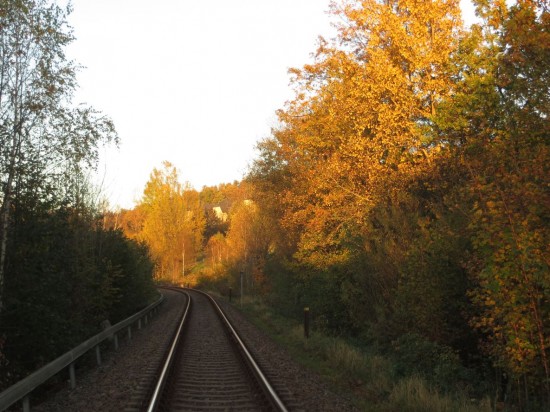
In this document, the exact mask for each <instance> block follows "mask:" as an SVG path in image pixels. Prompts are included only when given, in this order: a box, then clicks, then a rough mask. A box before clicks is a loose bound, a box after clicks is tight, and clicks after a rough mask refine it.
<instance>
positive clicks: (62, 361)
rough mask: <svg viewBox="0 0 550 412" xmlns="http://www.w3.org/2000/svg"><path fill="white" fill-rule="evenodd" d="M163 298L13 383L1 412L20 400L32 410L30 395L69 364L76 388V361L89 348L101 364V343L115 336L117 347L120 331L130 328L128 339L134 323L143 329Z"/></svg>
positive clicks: (2, 396) (1, 403) (0, 397)
mask: <svg viewBox="0 0 550 412" xmlns="http://www.w3.org/2000/svg"><path fill="white" fill-rule="evenodd" d="M163 301H164V295H162V294H161V296H160V298H159V299H158V300H157V301H156V302H154V303H152V304H151V305H149V306H147V307H146V308H145V309H142V310H141V311H139V312H137V313H136V314H134V315H133V316H130V317H129V318H127V319H125V320H123V321H121V322H119V323H117V324H116V325H113V326H111V327H110V328H107V329H105V330H104V331H103V332H100V333H98V334H97V335H95V336H93V337H91V338H90V339H88V340H86V341H85V342H82V343H81V344H80V345H78V346H77V347H75V348H73V349H71V350H70V351H69V352H67V353H65V354H63V355H61V356H60V357H58V358H57V359H55V360H53V361H52V362H50V363H48V364H47V365H45V366H43V367H42V368H40V369H39V370H37V371H36V372H33V373H32V374H31V375H29V376H27V377H26V378H24V379H22V380H20V381H19V382H17V383H16V384H14V385H12V386H10V387H9V388H8V389H6V390H5V391H3V392H1V393H0V411H4V410H6V409H7V408H9V407H10V406H11V405H13V404H14V403H16V402H17V401H19V400H23V411H24V412H28V411H30V401H29V394H30V393H31V392H32V391H33V390H34V389H36V388H37V387H38V386H40V385H42V384H43V383H44V382H46V381H47V380H48V379H50V378H51V377H53V376H54V375H56V374H57V373H59V372H61V371H62V370H63V369H65V368H66V367H69V374H70V380H71V387H72V388H75V387H76V377H75V370H74V363H75V361H76V360H77V359H78V358H80V357H81V356H82V355H84V354H85V353H87V352H88V351H89V350H90V349H93V348H95V349H96V360H97V363H98V364H101V352H100V350H99V344H100V343H101V342H103V341H105V340H106V339H111V338H113V339H114V345H115V349H118V336H117V333H118V332H120V331H121V330H123V329H125V328H127V329H128V338H129V339H131V338H132V329H131V326H132V324H134V323H135V322H138V328H139V329H141V320H142V318H143V317H145V323H147V320H148V317H149V314H150V313H151V311H152V310H153V309H155V308H157V307H158V306H159V305H160V304H161V303H162V302H163Z"/></svg>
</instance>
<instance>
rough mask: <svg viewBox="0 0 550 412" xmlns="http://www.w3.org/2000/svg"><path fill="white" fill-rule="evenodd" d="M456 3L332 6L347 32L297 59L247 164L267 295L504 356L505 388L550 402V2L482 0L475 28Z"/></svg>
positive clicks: (346, 325) (497, 365)
mask: <svg viewBox="0 0 550 412" xmlns="http://www.w3.org/2000/svg"><path fill="white" fill-rule="evenodd" d="M458 3H459V2H458V1H452V0H447V1H444V0H440V1H429V2H428V1H426V2H418V1H412V0H411V1H407V0H404V1H384V2H382V1H375V0H366V1H361V2H356V1H344V2H339V3H334V4H333V6H332V14H333V15H334V16H335V21H337V22H338V23H337V28H338V35H337V38H336V39H334V41H326V40H324V39H320V41H319V48H318V49H317V52H316V54H315V60H314V62H313V63H312V64H309V65H306V66H304V67H303V68H301V69H293V70H291V75H292V84H293V87H294V90H295V98H294V99H293V100H291V101H289V102H288V103H287V104H286V106H285V107H284V108H283V109H281V110H280V111H279V112H278V117H279V126H278V127H276V128H275V129H274V130H273V133H272V136H271V137H269V138H267V139H265V140H264V141H262V142H261V143H260V144H259V152H260V155H259V158H258V159H257V160H256V162H255V164H254V166H253V167H252V169H251V171H250V173H249V176H248V182H249V183H250V184H252V185H253V190H252V199H253V200H254V201H255V202H257V205H258V210H259V214H260V215H261V217H257V219H259V220H262V219H263V220H265V221H266V222H269V224H267V225H266V227H269V228H270V230H269V231H268V232H262V233H263V236H264V239H263V240H262V241H263V242H264V243H265V244H266V245H269V246H267V247H265V248H264V249H263V251H264V252H265V255H264V256H263V266H262V267H263V270H264V271H265V272H266V276H267V279H269V282H270V284H271V286H272V287H273V289H272V292H271V293H269V294H266V295H265V296H266V297H267V298H268V299H270V301H271V302H272V303H273V304H275V305H279V307H286V308H289V307H290V308H292V307H294V310H296V312H297V311H298V310H299V308H300V306H302V305H304V306H312V307H315V308H316V311H317V314H318V317H317V321H318V325H319V326H320V327H324V328H326V329H327V330H331V331H333V332H335V331H336V332H339V333H352V334H355V335H356V336H368V337H369V339H374V340H376V341H377V342H379V343H380V344H382V345H386V346H387V347H392V345H395V344H396V342H399V341H400V340H401V339H403V337H404V336H417V337H420V338H421V339H426V340H428V341H430V342H434V343H437V344H439V345H442V346H444V347H449V348H452V350H454V351H456V352H457V353H459V354H460V355H461V359H462V361H463V362H464V364H465V365H470V366H472V365H478V366H479V365H480V364H482V363H483V361H481V360H480V359H485V360H489V361H490V364H491V367H492V368H494V369H493V370H494V375H495V376H497V378H496V383H495V385H496V387H497V388H498V392H499V395H498V397H501V398H504V397H506V398H507V399H509V400H510V399H513V401H514V402H517V403H518V404H519V405H522V407H531V408H535V409H536V408H537V407H540V406H541V405H548V402H549V401H550V399H549V397H550V375H549V373H550V364H549V361H550V360H549V358H548V357H549V355H550V351H549V346H550V300H549V293H550V272H549V261H550V248H549V245H550V241H549V240H550V239H549V235H550V230H549V225H548V223H549V221H548V218H549V206H550V195H549V191H548V187H549V183H550V182H549V179H548V176H550V173H549V170H548V164H550V162H549V151H548V142H549V141H550V140H549V137H550V136H549V131H550V130H549V126H548V116H549V112H550V106H549V99H550V97H549V96H550V83H549V82H550V76H549V74H550V73H549V67H550V37H549V36H550V35H549V33H550V31H549V29H550V26H549V24H550V14H549V10H548V5H547V3H546V2H536V1H518V2H517V4H515V5H514V6H511V7H507V6H506V5H505V4H504V2H487V1H477V2H475V3H476V6H477V12H478V15H479V17H480V18H481V23H479V24H477V25H474V26H472V27H471V28H469V29H466V28H464V27H463V25H462V22H461V20H460V13H459V8H458V7H459V4H458ZM327 300H330V303H328V302H327ZM504 374H506V376H508V378H503V379H501V378H500V377H501V376H504ZM507 379H509V383H507V382H508V381H507Z"/></svg>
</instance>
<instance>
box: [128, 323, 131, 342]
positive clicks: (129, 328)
mask: <svg viewBox="0 0 550 412" xmlns="http://www.w3.org/2000/svg"><path fill="white" fill-rule="evenodd" d="M128 340H132V327H131V326H128Z"/></svg>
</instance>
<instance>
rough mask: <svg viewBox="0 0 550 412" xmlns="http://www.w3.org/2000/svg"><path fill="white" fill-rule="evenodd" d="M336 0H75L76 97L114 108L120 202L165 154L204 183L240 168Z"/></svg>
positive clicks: (108, 163) (116, 198) (115, 188)
mask: <svg viewBox="0 0 550 412" xmlns="http://www.w3.org/2000/svg"><path fill="white" fill-rule="evenodd" d="M329 3H330V0H232V1H229V0H156V1H151V0H72V4H73V7H74V11H73V13H72V14H71V15H70V16H69V23H70V24H71V25H72V26H73V28H74V32H75V36H76V41H75V42H74V43H73V44H72V45H71V47H70V49H69V51H68V55H69V57H70V58H73V59H75V60H76V61H77V62H78V63H80V64H82V65H83V66H85V67H86V68H85V69H84V70H82V71H81V72H80V73H79V75H78V82H79V85H80V88H79V90H78V92H77V93H76V95H75V100H74V101H75V103H81V102H82V103H87V104H89V105H91V106H93V107H94V108H96V109H98V110H100V111H102V112H103V113H104V114H106V115H108V116H110V117H111V118H112V119H113V121H114V122H115V126H116V128H117V131H118V133H119V136H120V139H121V144H120V147H119V148H118V149H117V148H114V147H108V148H105V149H102V161H101V165H100V167H99V170H98V177H97V181H98V182H101V186H102V191H103V193H104V195H105V196H107V198H108V199H109V202H110V205H111V207H124V208H132V207H133V206H134V202H135V201H136V200H138V199H139V198H140V197H141V194H142V192H143V188H144V186H145V183H146V182H147V180H148V178H149V174H150V173H151V171H152V170H153V168H154V167H160V165H161V162H162V161H163V160H168V161H170V162H172V163H173V164H174V165H175V166H176V167H177V168H178V169H179V171H180V179H181V180H182V181H188V182H189V183H190V184H191V185H192V186H193V187H194V188H196V189H197V190H200V189H201V188H202V186H204V185H207V186H213V185H217V184H220V183H227V182H232V181H234V180H241V178H242V177H243V175H244V173H245V172H246V170H247V166H248V165H249V164H250V162H251V160H252V159H253V158H254V156H255V145H256V142H257V141H259V140H260V139H262V138H264V137H266V136H268V135H269V131H270V128H271V126H273V125H274V123H275V110H277V109H279V108H281V107H282V106H283V104H284V102H285V101H286V100H288V99H290V98H292V93H291V89H290V87H289V85H288V84H289V76H288V73H287V71H288V69H289V68H290V67H301V66H303V65H304V64H306V63H308V62H309V61H310V55H311V53H312V52H314V51H315V49H316V40H317V37H318V36H319V35H323V36H325V37H327V38H330V37H333V31H332V29H331V27H330V22H331V17H330V16H329V15H327V14H326V11H327V10H328V8H329ZM461 3H466V6H468V7H467V8H468V14H469V15H471V14H472V11H471V6H470V4H469V0H461Z"/></svg>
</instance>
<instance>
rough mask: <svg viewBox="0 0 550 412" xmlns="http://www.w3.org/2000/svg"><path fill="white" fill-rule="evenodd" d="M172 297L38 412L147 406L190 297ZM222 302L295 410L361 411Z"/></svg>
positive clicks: (38, 407) (34, 407)
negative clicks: (143, 324)
mask: <svg viewBox="0 0 550 412" xmlns="http://www.w3.org/2000/svg"><path fill="white" fill-rule="evenodd" d="M162 293H163V294H164V295H165V296H166V301H165V302H164V303H163V305H162V307H161V309H160V311H159V312H158V313H157V314H156V315H155V316H154V317H153V318H152V320H151V321H150V322H149V324H148V325H147V326H145V327H143V328H142V329H141V330H133V333H132V339H131V340H130V341H128V340H127V339H120V341H121V342H120V349H119V350H118V352H114V351H112V350H109V351H108V352H107V353H104V354H102V356H103V363H102V365H101V366H99V367H94V368H91V369H89V370H87V371H85V372H81V371H77V387H76V388H75V389H74V390H71V389H69V388H68V386H69V385H68V384H67V388H65V389H62V390H60V391H58V392H56V393H55V394H52V395H51V396H49V397H48V399H47V400H46V401H44V402H42V403H41V404H39V405H34V404H32V394H31V407H32V410H33V411H40V412H51V411H83V412H86V411H127V412H130V411H140V410H144V409H145V405H146V404H145V402H146V399H145V397H146V393H147V388H148V387H151V386H152V381H153V380H154V375H155V373H156V371H157V369H158V367H159V365H160V362H161V360H162V357H163V353H164V351H165V349H166V348H167V347H168V344H169V340H170V337H171V336H172V334H173V333H174V330H175V328H176V325H177V323H178V320H179V316H180V314H181V311H182V308H183V306H184V304H185V297H184V295H182V294H181V293H177V292H173V291H169V290H163V291H162ZM219 304H220V306H222V308H223V309H224V310H225V311H226V313H227V316H228V317H229V318H230V320H231V321H232V322H233V323H234V326H235V328H236V329H237V330H238V332H239V333H240V334H241V336H242V338H243V340H244V341H245V342H246V343H247V344H248V345H249V347H250V348H251V350H252V352H253V354H254V356H255V357H256V359H257V361H258V363H259V364H260V366H261V367H262V368H264V369H265V370H266V375H267V376H268V378H269V379H270V380H272V381H273V385H274V386H275V388H276V390H278V391H281V393H282V398H283V400H284V401H285V402H288V407H289V409H290V410H305V411H355V410H357V409H356V408H354V407H353V406H352V405H351V404H350V403H349V402H348V401H347V400H345V399H343V398H342V397H340V396H338V395H336V394H335V393H333V392H332V391H331V389H330V388H329V387H328V385H327V384H326V383H324V382H323V380H322V379H321V378H320V377H318V376H317V375H316V374H315V373H312V372H311V371H309V370H306V369H304V368H303V367H301V366H300V365H298V364H297V363H296V362H294V361H293V360H292V358H291V357H290V356H289V354H288V353H287V352H286V351H285V350H284V349H283V348H281V347H280V346H279V345H277V344H276V343H274V342H273V341H272V340H271V339H270V338H269V337H267V336H266V335H265V334H264V333H263V332H261V331H260V330H258V329H257V328H256V327H255V326H254V325H252V324H251V323H250V322H249V321H247V320H246V318H245V317H244V316H243V315H242V314H241V313H240V312H239V311H238V310H236V309H235V308H234V307H232V306H230V305H228V304H227V303H225V302H223V301H219Z"/></svg>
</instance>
